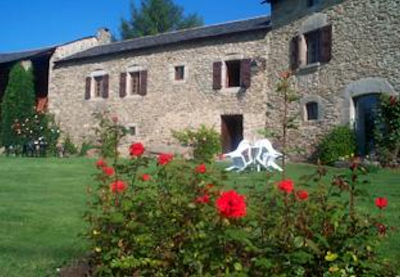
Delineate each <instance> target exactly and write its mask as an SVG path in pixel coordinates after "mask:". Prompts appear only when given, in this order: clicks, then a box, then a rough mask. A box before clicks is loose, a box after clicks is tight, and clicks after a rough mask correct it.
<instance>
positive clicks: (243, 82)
mask: <svg viewBox="0 0 400 277" xmlns="http://www.w3.org/2000/svg"><path fill="white" fill-rule="evenodd" d="M250 83H251V59H244V60H241V61H240V86H241V87H242V88H249V87H250Z"/></svg>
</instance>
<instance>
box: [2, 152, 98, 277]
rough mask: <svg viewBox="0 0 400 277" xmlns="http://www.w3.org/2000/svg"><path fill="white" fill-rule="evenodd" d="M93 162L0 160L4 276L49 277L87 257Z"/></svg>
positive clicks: (71, 160) (82, 160) (73, 160)
mask: <svg viewBox="0 0 400 277" xmlns="http://www.w3.org/2000/svg"><path fill="white" fill-rule="evenodd" d="M92 164H93V161H90V160H84V159H27V158H25V159H14V158H0V276H1V277H25V276H49V275H50V274H54V273H55V272H56V268H57V267H58V266H60V265H62V263H63V262H65V261H68V260H69V259H71V258H72V257H79V256H80V255H82V254H83V253H84V248H85V243H84V240H83V239H82V238H81V237H80V236H79V233H80V232H82V231H83V230H84V223H83V220H82V215H83V212H84V209H85V197H86V186H87V184H90V182H91V176H90V175H91V173H92V170H93V166H91V165H92Z"/></svg>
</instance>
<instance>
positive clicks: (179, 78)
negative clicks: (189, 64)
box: [174, 65, 186, 82]
mask: <svg viewBox="0 0 400 277" xmlns="http://www.w3.org/2000/svg"><path fill="white" fill-rule="evenodd" d="M178 69H181V71H179V70H178ZM185 71H186V68H185V66H184V65H176V66H174V80H175V81H176V82H182V81H184V80H185V78H186V74H185V73H186V72H185ZM180 74H182V75H180Z"/></svg>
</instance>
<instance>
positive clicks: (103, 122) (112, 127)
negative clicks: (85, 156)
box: [94, 111, 127, 158]
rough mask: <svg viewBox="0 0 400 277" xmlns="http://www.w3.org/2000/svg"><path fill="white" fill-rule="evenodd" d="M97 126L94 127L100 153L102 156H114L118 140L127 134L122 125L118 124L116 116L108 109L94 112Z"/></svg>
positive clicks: (116, 151)
mask: <svg viewBox="0 0 400 277" xmlns="http://www.w3.org/2000/svg"><path fill="white" fill-rule="evenodd" d="M94 117H95V119H96V120H97V121H98V126H97V127H96V128H95V129H94V131H95V134H96V136H97V137H98V143H99V145H100V147H99V149H100V155H101V156H102V157H104V158H108V157H114V156H115V155H116V154H117V153H118V150H117V144H118V142H119V140H120V139H121V138H122V137H124V136H125V135H126V134H127V130H126V128H125V127H124V126H122V125H119V124H118V117H116V116H112V115H111V114H110V113H109V112H108V111H106V112H101V113H95V114H94Z"/></svg>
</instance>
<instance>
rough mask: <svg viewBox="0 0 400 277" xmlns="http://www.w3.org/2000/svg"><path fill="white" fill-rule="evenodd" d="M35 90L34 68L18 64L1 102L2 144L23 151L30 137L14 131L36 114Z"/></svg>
mask: <svg viewBox="0 0 400 277" xmlns="http://www.w3.org/2000/svg"><path fill="white" fill-rule="evenodd" d="M34 107H35V92H34V84H33V73H32V70H31V69H29V70H25V69H24V68H23V67H22V65H21V64H19V63H18V64H16V65H15V66H14V67H13V68H12V69H11V72H10V75H9V81H8V85H7V87H6V90H5V94H4V97H3V102H2V104H1V113H2V114H1V139H0V141H1V144H2V145H3V146H6V147H8V146H13V147H14V148H15V149H18V150H17V152H18V153H19V154H20V153H22V147H23V145H25V144H27V143H28V142H29V137H26V136H22V135H19V134H18V133H16V132H15V131H14V128H15V124H20V123H21V124H24V122H25V120H26V119H28V120H29V119H31V118H32V117H33V116H34V114H35V109H34Z"/></svg>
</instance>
